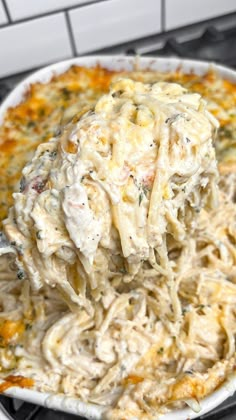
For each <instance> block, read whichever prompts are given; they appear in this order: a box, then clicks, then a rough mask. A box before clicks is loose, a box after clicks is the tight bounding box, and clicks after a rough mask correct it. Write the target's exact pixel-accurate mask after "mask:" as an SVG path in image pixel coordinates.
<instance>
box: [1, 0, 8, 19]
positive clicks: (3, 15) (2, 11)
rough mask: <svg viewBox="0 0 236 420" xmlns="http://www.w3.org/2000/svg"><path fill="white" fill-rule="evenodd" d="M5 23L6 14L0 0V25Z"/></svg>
mask: <svg viewBox="0 0 236 420" xmlns="http://www.w3.org/2000/svg"><path fill="white" fill-rule="evenodd" d="M7 21H8V19H7V15H6V12H5V10H4V7H3V4H2V0H0V25H4V23H7Z"/></svg>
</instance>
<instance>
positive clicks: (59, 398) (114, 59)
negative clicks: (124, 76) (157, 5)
mask: <svg viewBox="0 0 236 420" xmlns="http://www.w3.org/2000/svg"><path fill="white" fill-rule="evenodd" d="M98 63H99V64H101V66H103V67H106V68H108V69H113V70H114V69H116V70H119V69H126V70H132V69H133V67H134V65H136V66H138V67H139V68H142V69H147V68H148V69H150V70H157V71H170V70H175V69H176V68H178V67H181V69H182V70H183V71H184V72H186V73H190V72H192V71H193V72H194V73H196V74H200V75H201V74H204V73H206V72H207V70H209V68H210V66H214V68H215V69H216V71H218V72H219V73H220V74H221V75H222V76H223V77H224V78H226V79H229V80H232V81H235V82H236V72H235V71H233V70H230V69H228V68H226V67H224V66H219V65H216V64H212V63H207V62H203V61H194V60H184V59H179V58H151V57H149V58H142V57H141V58H138V59H137V58H131V57H125V56H90V57H78V58H73V59H71V60H67V61H63V62H60V63H56V64H53V65H51V66H48V67H45V68H43V69H42V70H39V71H37V72H35V73H33V74H31V75H30V76H29V77H27V78H26V79H25V80H23V81H22V82H21V83H20V84H19V85H18V86H17V87H16V88H15V89H14V90H13V91H12V92H11V93H10V95H9V96H8V97H7V99H5V101H4V102H3V103H2V105H1V106H0V123H1V121H2V120H3V117H4V113H5V111H6V110H7V109H8V108H9V107H13V106H15V105H17V104H18V103H19V102H21V101H22V98H23V97H24V94H25V92H26V91H27V90H28V87H29V85H30V84H32V83H35V82H42V83H46V82H48V81H49V80H50V79H51V77H52V76H53V75H55V74H60V73H63V72H65V71H66V70H67V69H68V68H69V67H70V66H71V65H73V64H77V65H82V66H87V67H92V66H95V65H96V64H98ZM235 390H236V374H235V375H232V376H231V377H230V378H228V380H227V381H226V382H225V383H224V384H223V385H222V386H221V387H219V388H218V389H217V390H216V391H215V392H214V393H213V394H211V395H210V396H209V397H207V398H205V399H203V400H202V401H201V402H200V405H199V406H198V407H196V411H198V412H196V411H193V410H192V409H190V408H185V409H183V410H175V411H172V412H171V413H169V414H166V415H164V416H162V417H161V419H162V420H176V419H178V420H186V419H193V418H196V417H198V416H199V415H202V414H204V413H206V412H208V411H209V410H211V409H213V408H214V407H216V406H217V405H219V404H221V403H222V402H223V401H224V400H225V399H226V398H228V397H229V396H231V395H232V394H233V393H234V391H235ZM5 394H6V395H8V396H12V397H16V398H19V399H21V400H25V401H29V402H31V403H35V404H39V405H43V406H45V407H49V408H53V409H56V410H61V411H65V412H68V413H73V414H77V415H80V416H84V417H86V418H88V419H93V420H95V419H102V413H103V410H104V409H103V408H102V407H100V406H96V405H95V404H85V403H83V402H81V401H79V400H78V399H76V398H71V397H65V396H64V395H58V394H57V395H52V394H48V393H41V392H36V391H32V390H28V389H22V388H18V387H14V388H10V389H8V390H7V391H5Z"/></svg>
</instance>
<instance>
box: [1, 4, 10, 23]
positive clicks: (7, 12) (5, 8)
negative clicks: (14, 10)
mask: <svg viewBox="0 0 236 420" xmlns="http://www.w3.org/2000/svg"><path fill="white" fill-rule="evenodd" d="M2 4H3V7H4V10H5V12H6V15H7V19H8V21H9V23H12V19H11V15H10V12H9V9H8V6H7V3H6V0H2Z"/></svg>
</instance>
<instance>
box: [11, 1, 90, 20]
mask: <svg viewBox="0 0 236 420" xmlns="http://www.w3.org/2000/svg"><path fill="white" fill-rule="evenodd" d="M94 1H96V0H6V2H7V5H8V9H9V12H10V15H11V18H12V20H18V19H23V18H27V17H31V16H36V15H40V14H43V13H48V12H52V11H57V10H60V9H68V8H69V7H72V6H77V5H81V4H85V3H88V2H94Z"/></svg>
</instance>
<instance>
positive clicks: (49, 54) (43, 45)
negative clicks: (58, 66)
mask: <svg viewBox="0 0 236 420" xmlns="http://www.w3.org/2000/svg"><path fill="white" fill-rule="evenodd" d="M71 56H72V50H71V45H70V39H69V34H68V30H67V26H66V20H65V16H64V14H63V13H57V14H55V15H53V16H47V17H43V18H39V19H34V20H32V21H30V22H25V23H19V24H16V25H11V26H8V27H5V28H2V29H1V30H0V77H2V76H5V75H9V74H13V73H18V72H20V71H24V70H27V69H30V68H34V67H36V66H41V65H44V64H47V63H50V62H53V61H57V60H61V59H63V58H69V57H71Z"/></svg>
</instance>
